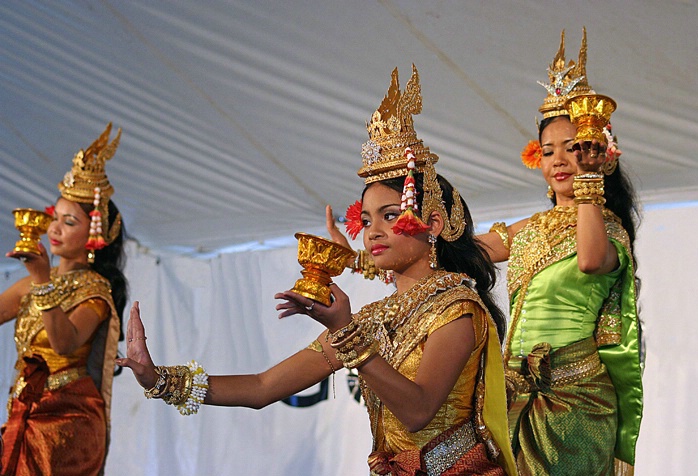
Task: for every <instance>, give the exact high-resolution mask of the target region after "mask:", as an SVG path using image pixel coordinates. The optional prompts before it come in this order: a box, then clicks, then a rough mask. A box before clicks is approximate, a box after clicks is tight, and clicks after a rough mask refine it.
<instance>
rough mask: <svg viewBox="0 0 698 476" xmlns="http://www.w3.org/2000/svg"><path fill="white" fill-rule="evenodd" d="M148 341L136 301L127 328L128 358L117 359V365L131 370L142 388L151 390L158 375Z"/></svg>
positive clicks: (138, 304)
mask: <svg viewBox="0 0 698 476" xmlns="http://www.w3.org/2000/svg"><path fill="white" fill-rule="evenodd" d="M146 339H147V337H146V335H145V327H143V321H141V309H140V303H139V302H138V301H136V302H134V303H133V306H131V315H130V316H129V319H128V326H127V327H126V357H124V358H122V359H116V363H117V365H120V366H122V367H128V368H130V369H131V370H132V371H133V375H134V377H136V380H137V381H138V383H139V384H140V386H141V387H143V388H145V389H149V388H152V387H153V386H154V385H155V382H156V381H157V379H158V375H157V373H155V365H154V364H153V360H152V359H151V358H150V352H148V346H147V345H146V343H145V340H146Z"/></svg>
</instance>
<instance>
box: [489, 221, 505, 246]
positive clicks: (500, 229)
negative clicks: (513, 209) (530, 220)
mask: <svg viewBox="0 0 698 476" xmlns="http://www.w3.org/2000/svg"><path fill="white" fill-rule="evenodd" d="M492 232H494V233H497V234H498V235H499V237H500V238H501V239H502V244H503V245H504V247H505V248H506V249H507V250H508V249H509V247H510V244H509V230H507V225H506V224H505V223H504V222H503V221H498V222H496V223H493V224H492V226H491V227H490V233H492Z"/></svg>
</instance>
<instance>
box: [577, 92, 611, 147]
mask: <svg viewBox="0 0 698 476" xmlns="http://www.w3.org/2000/svg"><path fill="white" fill-rule="evenodd" d="M565 109H567V113H568V114H569V115H570V120H571V121H572V123H573V124H574V125H575V126H577V135H576V136H575V141H577V142H581V141H592V140H594V139H596V140H597V141H598V142H601V143H604V144H605V143H606V136H605V135H604V133H603V129H604V127H606V125H607V124H608V122H609V121H610V120H611V114H612V113H613V111H615V110H616V102H615V101H614V100H613V99H611V98H609V97H608V96H602V95H601V94H583V95H581V96H575V97H573V98H570V99H568V100H567V102H566V103H565Z"/></svg>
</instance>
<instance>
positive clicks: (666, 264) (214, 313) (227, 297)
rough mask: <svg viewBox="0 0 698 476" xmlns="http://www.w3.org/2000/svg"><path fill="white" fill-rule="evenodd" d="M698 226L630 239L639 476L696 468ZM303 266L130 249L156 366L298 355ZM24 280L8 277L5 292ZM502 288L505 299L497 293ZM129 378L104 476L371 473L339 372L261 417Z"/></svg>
mask: <svg viewBox="0 0 698 476" xmlns="http://www.w3.org/2000/svg"><path fill="white" fill-rule="evenodd" d="M696 224H698V206H695V205H693V206H684V207H677V208H673V209H661V210H648V211H646V212H645V216H644V221H643V224H642V228H641V230H640V234H639V238H638V242H637V245H636V254H637V256H638V260H639V263H640V266H639V275H640V277H641V278H642V291H641V293H640V296H641V301H640V302H641V309H642V317H643V319H644V321H645V329H646V336H647V366H646V371H645V375H644V384H645V415H644V420H643V425H642V431H641V433H640V440H639V447H638V457H637V467H636V474H637V475H638V476H647V475H654V474H672V475H688V474H693V472H694V471H695V467H696V466H698V457H697V456H696V452H695V451H694V448H693V446H694V445H693V444H692V443H693V433H694V430H695V428H696V427H698V415H696V414H695V412H693V405H692V404H693V396H694V395H696V394H698V379H696V378H695V377H696V372H695V371H694V370H691V368H692V367H689V364H690V361H689V349H691V348H692V347H693V345H694V342H692V341H694V340H695V336H696V335H697V334H698V323H697V322H696V319H695V313H694V312H693V311H691V309H692V306H691V304H692V303H691V302H689V299H690V298H691V297H692V295H693V293H695V288H696V286H695V279H694V274H693V271H694V270H695V269H697V268H698V253H696V251H695V246H693V244H692V243H691V242H690V238H691V237H693V236H696V233H697V232H698V230H697V225H696ZM299 269H300V266H299V265H298V264H297V262H296V250H295V248H293V247H291V248H285V249H279V250H272V251H257V252H248V253H237V254H227V255H223V256H220V257H217V258H213V259H210V260H192V259H188V258H163V259H160V260H158V259H156V258H155V257H153V256H150V255H147V254H139V253H138V252H137V251H135V250H134V251H132V252H131V253H130V256H129V264H128V268H127V275H128V278H129V280H130V283H131V296H132V298H133V299H138V300H140V301H141V307H142V312H143V316H144V320H145V325H146V329H147V334H148V336H149V339H148V344H149V345H150V348H151V350H152V353H153V358H154V360H155V361H156V362H158V363H163V364H178V363H185V362H186V361H187V360H189V359H192V358H195V359H197V360H198V361H199V362H201V363H202V364H203V365H205V367H206V368H207V370H208V371H209V372H210V373H212V374H221V373H255V372H259V371H262V370H264V369H265V368H267V367H268V366H270V365H272V364H273V363H275V362H278V361H279V360H281V359H283V358H285V357H287V356H288V355H291V354H292V353H293V352H295V351H297V350H299V349H301V348H303V347H304V346H305V345H307V344H308V343H309V342H310V341H312V340H313V339H314V337H315V336H317V334H319V332H320V331H321V330H322V329H321V326H320V325H319V324H316V323H314V322H312V321H310V320H309V319H307V318H304V317H298V316H296V317H292V318H289V319H285V320H278V319H277V318H276V312H275V311H274V305H275V302H274V299H273V298H272V296H273V295H274V293H275V292H277V291H280V290H283V289H287V288H289V287H290V286H291V285H292V284H293V282H294V281H295V280H296V279H297V278H298V277H299V276H300V275H299ZM19 276H20V274H18V273H10V274H9V275H6V276H4V278H3V279H0V289H5V288H6V287H7V286H8V285H9V284H11V283H12V282H14V281H15V280H16V279H17V278H18V277H19ZM336 281H337V282H338V283H339V284H340V286H341V287H342V288H343V289H344V290H346V291H347V292H348V293H349V294H350V295H351V296H354V299H353V301H352V302H353V307H354V308H355V309H358V307H359V306H360V305H361V304H364V303H366V302H369V301H372V300H374V299H377V298H379V297H381V296H382V295H383V294H384V293H385V292H386V291H387V290H389V288H386V287H384V286H383V285H381V284H380V283H376V282H369V281H365V280H363V279H360V278H358V277H356V276H352V275H349V274H347V275H345V276H341V277H340V278H338V279H337V280H336ZM499 291H500V292H504V290H503V288H502V287H500V288H499ZM502 298H504V296H503V295H502ZM692 344H693V345H692ZM122 347H123V346H122ZM14 359H15V352H14V345H13V344H12V326H11V325H6V326H2V327H0V387H1V388H3V389H6V388H8V387H9V384H10V379H11V376H12V374H11V368H12V364H13V363H14ZM128 372H129V371H125V373H124V374H123V375H122V376H120V377H117V379H116V380H115V384H114V403H113V414H112V421H113V430H112V444H111V448H110V454H109V458H108V462H107V474H108V475H126V474H128V475H133V476H141V475H163V474H167V475H172V476H177V475H190V474H216V475H228V474H229V475H237V474H251V475H269V474H272V475H277V474H279V475H281V474H283V475H303V476H307V475H318V476H320V475H323V476H324V475H340V476H342V475H347V476H349V475H352V476H353V475H358V474H367V466H366V456H367V455H368V453H369V451H370V443H371V442H370V432H369V427H368V418H367V416H366V411H365V409H364V408H363V407H361V406H360V405H359V404H357V403H356V401H355V400H353V399H352V396H351V394H350V392H349V388H348V386H347V378H346V374H345V373H344V372H340V373H339V374H338V375H337V378H336V399H333V398H332V389H331V387H330V391H329V398H328V400H327V401H322V402H320V403H318V404H316V405H314V406H313V407H310V408H293V407H290V406H288V405H285V404H283V403H276V404H274V405H271V406H269V407H267V408H265V409H263V410H260V411H256V410H249V409H230V408H216V407H208V406H206V407H204V408H202V410H201V411H200V413H199V414H198V415H196V416H192V417H182V416H180V415H179V414H178V413H177V411H176V410H175V409H174V408H171V407H168V406H166V405H164V404H162V402H159V401H148V400H146V399H145V398H144V397H143V394H142V392H141V390H140V389H139V387H138V386H137V384H136V383H135V381H134V380H133V379H132V377H131V376H130V375H128ZM317 391H318V388H312V389H309V390H308V392H306V393H315V392H317ZM4 392H5V390H3V393H4ZM2 407H3V408H2V409H0V418H2V420H3V421H4V419H5V410H4V405H3V406H2Z"/></svg>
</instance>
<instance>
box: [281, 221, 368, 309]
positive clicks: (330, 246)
mask: <svg viewBox="0 0 698 476" xmlns="http://www.w3.org/2000/svg"><path fill="white" fill-rule="evenodd" d="M294 236H295V237H296V239H297V240H298V262H299V263H300V265H301V266H303V270H302V271H301V274H302V275H303V277H302V278H301V279H299V280H298V281H296V284H295V285H294V286H293V289H292V291H293V292H295V293H298V294H300V295H301V296H305V297H307V298H309V299H313V300H314V301H317V302H319V303H321V304H324V305H325V306H329V305H330V304H332V299H331V291H330V287H329V284H330V283H331V282H332V277H333V276H339V275H340V274H342V271H344V268H345V266H346V263H347V261H348V260H349V259H350V258H352V257H353V256H355V253H354V252H353V251H352V250H350V249H349V248H346V247H344V246H342V245H339V244H337V243H335V242H333V241H330V240H326V239H325V238H321V237H319V236H315V235H310V234H307V233H296V234H295V235H294Z"/></svg>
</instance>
